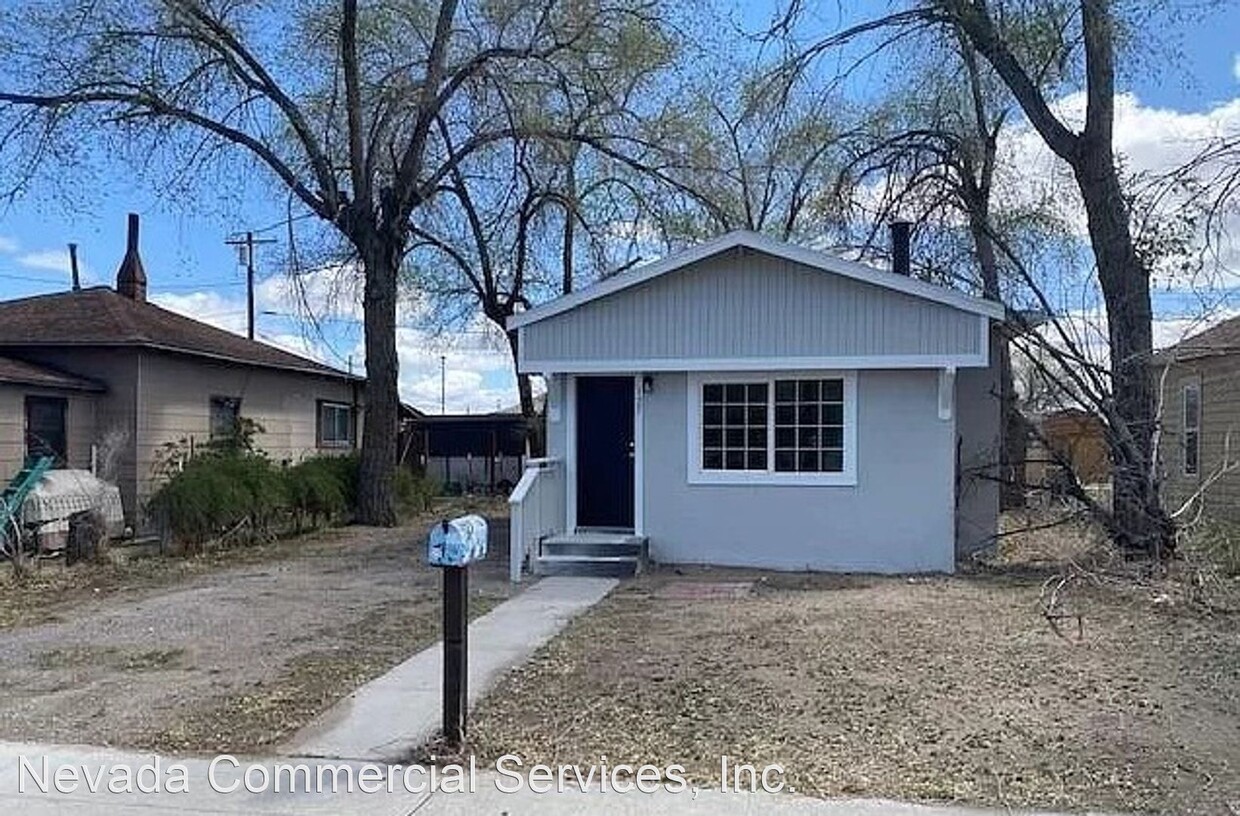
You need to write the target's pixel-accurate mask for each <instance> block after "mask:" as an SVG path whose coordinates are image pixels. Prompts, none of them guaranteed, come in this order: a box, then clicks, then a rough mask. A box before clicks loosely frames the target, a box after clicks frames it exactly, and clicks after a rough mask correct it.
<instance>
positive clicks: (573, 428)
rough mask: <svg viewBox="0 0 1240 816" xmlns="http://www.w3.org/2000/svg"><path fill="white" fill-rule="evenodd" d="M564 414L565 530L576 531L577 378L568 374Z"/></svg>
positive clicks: (565, 387)
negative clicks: (565, 442)
mask: <svg viewBox="0 0 1240 816" xmlns="http://www.w3.org/2000/svg"><path fill="white" fill-rule="evenodd" d="M564 392H565V402H566V403H567V404H566V406H565V411H564V413H565V416H564V433H565V435H566V436H567V437H568V439H567V440H566V441H567V443H568V444H566V445H565V446H564V489H565V491H566V492H565V499H566V504H565V509H566V510H567V511H568V513H567V516H568V518H567V530H568V532H569V533H575V532H577V378H576V377H575V376H574V375H572V374H568V375H566V376H565V378H564Z"/></svg>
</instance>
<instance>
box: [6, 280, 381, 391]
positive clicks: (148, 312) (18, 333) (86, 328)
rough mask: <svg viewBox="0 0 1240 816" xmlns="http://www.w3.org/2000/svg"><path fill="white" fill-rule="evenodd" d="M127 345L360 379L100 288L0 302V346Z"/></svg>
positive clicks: (105, 288)
mask: <svg viewBox="0 0 1240 816" xmlns="http://www.w3.org/2000/svg"><path fill="white" fill-rule="evenodd" d="M6 346H7V347H15V346H131V347H141V348H152V349H159V350H162V351H172V352H177V353H181V354H191V355H195V356H198V357H208V358H211V359H215V360H223V361H226V362H231V363H238V364H242V365H252V366H259V367H262V368H277V369H282V370H285V371H298V372H302V373H306V374H318V375H321V376H325V377H339V378H343V379H361V378H359V377H356V376H354V375H351V374H346V373H344V372H343V371H339V370H337V369H334V368H332V367H330V366H325V365H323V364H322V363H317V362H315V361H313V360H308V359H306V358H305V357H300V356H298V355H296V354H291V353H289V352H287V351H283V350H282V349H278V348H276V347H274V346H269V345H267V344H266V343H260V342H258V341H255V340H249V339H247V338H245V337H241V336H240V335H236V334H233V333H232V332H227V331H224V330H223V329H217V328H216V327H214V326H210V325H208V324H206V323H202V322H200V321H197V320H193V319H191V318H188V317H185V316H183V315H179V314H176V313H175V312H170V311H168V310H167V309H164V308H161V307H159V306H156V305H155V304H153V303H147V302H145V301H136V300H133V299H131V298H128V297H125V296H124V295H121V294H118V293H117V292H115V291H113V290H112V289H110V288H108V287H106V286H97V287H92V288H89V289H82V290H79V291H71V292H57V293H55V294H51V295H38V296H35V297H28V298H21V299H19V300H9V301H4V302H0V348H4V347H6Z"/></svg>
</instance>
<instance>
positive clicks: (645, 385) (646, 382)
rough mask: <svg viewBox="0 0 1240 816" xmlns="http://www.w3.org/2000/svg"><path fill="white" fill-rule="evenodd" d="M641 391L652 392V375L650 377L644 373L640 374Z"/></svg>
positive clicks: (644, 392)
mask: <svg viewBox="0 0 1240 816" xmlns="http://www.w3.org/2000/svg"><path fill="white" fill-rule="evenodd" d="M642 393H643V394H652V393H654V377H651V376H650V375H649V374H645V375H643V376H642Z"/></svg>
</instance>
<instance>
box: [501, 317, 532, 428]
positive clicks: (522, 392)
mask: <svg viewBox="0 0 1240 816" xmlns="http://www.w3.org/2000/svg"><path fill="white" fill-rule="evenodd" d="M506 335H507V337H508V348H509V349H510V350H511V351H512V365H513V370H516V366H517V360H518V357H517V352H518V350H519V348H520V342H521V341H520V336H519V335H518V334H517V332H516V331H509V332H506ZM517 394H518V396H519V397H520V399H521V416H523V417H525V418H526V419H533V418H534V414H535V413H536V412H535V410H534V389H533V386H532V385H531V384H530V375H529V374H522V373H521V372H519V371H518V372H517Z"/></svg>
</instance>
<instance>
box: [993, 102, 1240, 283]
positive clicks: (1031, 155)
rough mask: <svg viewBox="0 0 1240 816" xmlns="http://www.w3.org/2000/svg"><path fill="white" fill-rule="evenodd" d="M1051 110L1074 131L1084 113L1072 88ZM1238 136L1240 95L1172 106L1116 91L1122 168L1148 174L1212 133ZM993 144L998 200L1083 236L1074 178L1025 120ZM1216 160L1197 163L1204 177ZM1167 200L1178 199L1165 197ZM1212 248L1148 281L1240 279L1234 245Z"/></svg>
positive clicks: (1232, 220)
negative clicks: (1033, 209) (1039, 212)
mask: <svg viewBox="0 0 1240 816" xmlns="http://www.w3.org/2000/svg"><path fill="white" fill-rule="evenodd" d="M1053 107H1054V109H1055V112H1056V114H1057V115H1058V116H1059V117H1060V118H1061V119H1062V120H1063V121H1064V122H1066V123H1068V125H1069V127H1071V128H1074V129H1077V130H1079V128H1080V127H1081V124H1082V122H1083V120H1084V115H1085V95H1084V93H1075V94H1070V95H1068V96H1065V97H1063V98H1062V99H1060V100H1058V101H1057V102H1056V103H1055V104H1054V106H1053ZM1237 135H1240V97H1236V98H1233V99H1230V100H1227V101H1225V102H1221V103H1219V104H1216V105H1214V106H1212V107H1210V108H1208V109H1206V110H1202V111H1178V110H1174V109H1170V108H1157V107H1151V106H1147V105H1145V104H1143V103H1142V102H1141V100H1140V99H1139V98H1138V97H1137V96H1136V95H1134V94H1131V93H1124V94H1119V95H1117V96H1116V98H1115V151H1116V154H1117V155H1118V156H1119V157H1120V160H1121V161H1122V162H1123V165H1124V171H1125V173H1126V174H1129V175H1138V174H1139V175H1140V176H1142V177H1144V178H1149V179H1154V178H1157V177H1159V176H1161V175H1163V174H1166V173H1168V172H1169V171H1172V170H1175V169H1178V168H1180V167H1182V166H1183V165H1185V164H1186V163H1187V162H1188V161H1190V160H1191V159H1194V158H1195V157H1197V156H1198V155H1199V154H1200V153H1201V151H1202V150H1203V149H1204V148H1205V147H1207V146H1208V145H1210V144H1211V143H1212V142H1213V141H1214V140H1217V139H1218V138H1220V137H1222V136H1232V137H1234V136H1237ZM1000 150H1001V152H1002V155H1003V156H1004V161H1003V162H1002V163H1001V165H1000V174H999V179H998V183H997V184H996V187H995V190H996V196H997V197H998V199H999V201H998V203H999V204H1000V205H1001V206H1004V207H1020V206H1025V205H1035V204H1036V205H1039V206H1044V207H1047V208H1049V209H1050V211H1051V212H1053V213H1055V214H1056V215H1057V216H1058V217H1059V218H1060V219H1061V220H1062V221H1063V222H1064V223H1065V224H1067V225H1068V227H1069V229H1071V230H1072V231H1073V232H1074V233H1075V234H1076V235H1077V236H1078V237H1080V238H1081V239H1082V240H1086V239H1087V235H1088V232H1087V225H1086V221H1085V213H1084V208H1083V207H1082V205H1081V200H1080V193H1079V192H1078V190H1077V186H1076V182H1075V180H1074V179H1073V176H1072V173H1071V171H1070V169H1069V168H1068V166H1067V165H1066V163H1064V162H1063V161H1061V160H1060V159H1059V158H1058V157H1056V156H1055V155H1054V154H1053V153H1051V151H1050V149H1049V148H1047V147H1046V145H1045V143H1044V142H1043V141H1042V138H1041V137H1040V136H1039V135H1038V134H1037V132H1036V131H1034V129H1033V128H1032V127H1031V126H1030V125H1028V124H1027V123H1022V124H1020V125H1018V126H1015V127H1013V128H1011V129H1009V130H1008V132H1007V134H1006V136H1005V137H1004V138H1003V139H1002V141H1001V144H1000ZM1218 170H1219V168H1218V167H1211V166H1205V167H1202V168H1201V171H1200V177H1201V178H1202V179H1208V178H1210V176H1211V175H1212V174H1213V173H1215V172H1217V171H1218ZM1166 203H1167V205H1168V207H1170V206H1171V205H1174V204H1176V203H1178V202H1177V201H1176V199H1175V197H1174V196H1170V197H1168V198H1167V199H1166ZM1226 226H1227V230H1226V231H1227V232H1230V233H1233V234H1235V233H1240V217H1238V216H1237V215H1236V214H1234V213H1233V214H1232V215H1231V216H1230V217H1229V219H1228V222H1227V225H1226ZM1218 249H1219V251H1218V252H1217V253H1216V254H1215V255H1213V256H1212V257H1210V258H1209V259H1207V267H1206V269H1205V270H1203V273H1202V274H1201V275H1200V276H1198V277H1195V278H1191V279H1190V278H1187V277H1185V276H1183V275H1174V274H1171V271H1170V270H1168V271H1166V272H1164V273H1158V274H1156V275H1155V281H1154V285H1155V286H1156V287H1161V288H1164V289H1171V290H1175V289H1189V288H1201V287H1204V286H1214V285H1223V286H1236V285H1240V247H1237V246H1236V245H1235V244H1234V243H1233V241H1231V240H1227V239H1224V241H1223V242H1222V245H1221V246H1220V247H1219V248H1218Z"/></svg>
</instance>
